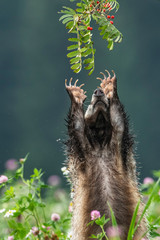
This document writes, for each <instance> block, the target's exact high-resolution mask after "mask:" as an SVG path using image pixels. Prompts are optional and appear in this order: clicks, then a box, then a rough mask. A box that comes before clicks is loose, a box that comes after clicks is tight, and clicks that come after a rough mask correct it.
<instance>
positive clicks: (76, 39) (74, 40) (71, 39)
mask: <svg viewBox="0 0 160 240" xmlns="http://www.w3.org/2000/svg"><path fill="white" fill-rule="evenodd" d="M68 41H70V42H79V39H78V38H68Z"/></svg>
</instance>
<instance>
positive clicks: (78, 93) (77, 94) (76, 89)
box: [65, 78, 87, 104]
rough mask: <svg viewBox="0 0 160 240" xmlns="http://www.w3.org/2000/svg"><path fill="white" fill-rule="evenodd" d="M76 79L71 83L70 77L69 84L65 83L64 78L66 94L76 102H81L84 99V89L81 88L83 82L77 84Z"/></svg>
mask: <svg viewBox="0 0 160 240" xmlns="http://www.w3.org/2000/svg"><path fill="white" fill-rule="evenodd" d="M77 82H78V80H76V81H75V83H74V85H72V84H71V83H72V78H71V79H70V81H69V85H67V79H66V80H65V86H66V90H67V92H68V94H69V95H70V97H71V99H72V100H74V101H75V102H76V103H79V104H83V102H84V100H85V99H86V97H87V96H86V95H85V93H86V92H84V90H83V89H82V88H81V87H82V86H83V85H84V84H81V85H80V86H77Z"/></svg>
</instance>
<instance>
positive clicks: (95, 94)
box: [93, 88, 104, 97]
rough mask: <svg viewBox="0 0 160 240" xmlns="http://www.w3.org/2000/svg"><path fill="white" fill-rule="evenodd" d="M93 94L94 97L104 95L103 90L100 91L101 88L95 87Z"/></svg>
mask: <svg viewBox="0 0 160 240" xmlns="http://www.w3.org/2000/svg"><path fill="white" fill-rule="evenodd" d="M93 94H94V96H95V97H103V96H104V92H103V91H102V89H100V88H97V89H96V90H95V91H94V93H93Z"/></svg>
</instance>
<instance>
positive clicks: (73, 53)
mask: <svg viewBox="0 0 160 240" xmlns="http://www.w3.org/2000/svg"><path fill="white" fill-rule="evenodd" d="M80 55H81V54H80V52H79V51H73V52H70V53H68V54H67V57H69V58H72V57H76V56H80Z"/></svg>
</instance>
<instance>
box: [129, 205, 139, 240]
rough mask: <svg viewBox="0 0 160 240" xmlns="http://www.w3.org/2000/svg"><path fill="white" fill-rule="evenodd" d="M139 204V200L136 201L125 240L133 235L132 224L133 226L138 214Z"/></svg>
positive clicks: (130, 239)
mask: <svg viewBox="0 0 160 240" xmlns="http://www.w3.org/2000/svg"><path fill="white" fill-rule="evenodd" d="M139 205H140V201H139V202H138V203H137V206H136V208H135V210H134V213H133V217H132V220H131V224H130V227H129V231H128V237H127V240H132V236H133V232H134V226H135V222H136V217H137V214H138V209H139Z"/></svg>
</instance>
